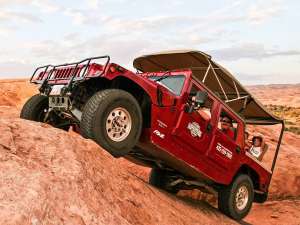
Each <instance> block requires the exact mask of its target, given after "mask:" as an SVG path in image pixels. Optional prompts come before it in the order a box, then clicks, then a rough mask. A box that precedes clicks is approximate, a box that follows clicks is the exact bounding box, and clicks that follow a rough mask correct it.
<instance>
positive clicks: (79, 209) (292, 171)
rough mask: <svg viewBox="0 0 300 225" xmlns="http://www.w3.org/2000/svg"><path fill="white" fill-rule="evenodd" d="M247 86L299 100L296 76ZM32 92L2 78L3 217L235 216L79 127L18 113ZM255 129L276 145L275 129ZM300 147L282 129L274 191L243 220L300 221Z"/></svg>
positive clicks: (101, 220)
mask: <svg viewBox="0 0 300 225" xmlns="http://www.w3.org/2000/svg"><path fill="white" fill-rule="evenodd" d="M250 89H251V91H253V92H254V94H255V96H258V98H259V99H260V100H262V101H263V103H266V104H277V105H286V104H288V105H291V106H297V104H298V103H299V102H300V93H299V84H298V85H269V86H255V87H250ZM34 93H36V88H35V87H34V86H32V85H29V83H28V81H25V80H2V81H1V80H0V173H1V174H0V224H33V225H38V224H79V225H80V224H97V223H98V224H168V225H169V224H171V225H173V224H174V225H175V224H197V223H198V224H222V223H223V224H226V223H234V222H233V221H231V220H229V219H228V218H226V217H224V216H222V215H221V214H220V213H219V212H218V211H216V210H215V209H214V208H212V207H211V206H209V205H208V204H206V203H204V202H203V201H198V200H197V199H205V200H208V202H213V200H214V198H211V196H207V195H205V194H203V193H201V192H199V191H197V190H194V191H184V192H181V193H179V195H180V196H181V197H180V196H179V197H178V196H177V197H174V196H172V195H169V194H167V193H165V192H161V191H158V190H157V189H155V188H153V187H151V186H149V185H148V184H147V183H146V181H147V177H148V173H149V169H146V168H143V167H139V166H136V165H133V164H131V163H129V162H128V161H126V160H123V159H118V160H116V159H114V158H112V157H111V156H109V155H108V154H106V153H105V152H104V151H103V150H101V148H100V147H98V146H97V145H96V144H94V143H93V142H91V141H88V140H84V139H82V138H81V137H79V136H78V135H76V134H72V133H66V132H63V131H60V130H57V129H54V128H51V127H49V126H47V125H44V124H43V125H41V124H37V123H34V122H29V121H22V120H19V119H16V118H17V117H19V111H20V108H21V106H22V104H23V103H24V102H25V101H26V99H27V98H29V97H30V96H32V95H33V94H34ZM278 93H281V94H280V95H278ZM270 96H271V97H272V98H271V97H270ZM274 96H276V98H273V97H274ZM298 106H299V104H298ZM258 131H259V132H260V133H262V134H263V135H264V136H265V137H266V139H267V142H268V144H269V145H270V147H271V149H272V147H274V144H275V142H274V136H277V135H278V132H277V131H276V130H273V129H260V130H258ZM299 149H300V136H299V135H296V134H292V133H290V132H285V135H284V139H283V145H282V149H281V152H280V155H279V159H278V163H277V165H276V169H275V174H274V177H273V181H272V183H271V187H270V199H269V200H268V201H267V202H266V203H265V204H262V205H260V204H254V206H253V208H252V210H251V212H250V214H249V215H248V216H247V217H246V218H245V219H244V222H245V224H274V225H277V224H289V225H293V224H300V218H299V204H300V151H299ZM270 151H272V150H270ZM270 157H271V155H266V158H265V161H267V160H268V158H269V159H270ZM182 196H188V197H182ZM191 198H193V199H194V200H192V199H191ZM95 221H96V222H95ZM242 224H243V222H242Z"/></svg>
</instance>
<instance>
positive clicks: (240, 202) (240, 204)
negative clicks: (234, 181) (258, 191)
mask: <svg viewBox="0 0 300 225" xmlns="http://www.w3.org/2000/svg"><path fill="white" fill-rule="evenodd" d="M248 200H249V192H248V189H247V187H246V186H244V185H243V186H241V187H240V188H239V189H238V191H237V193H236V197H235V202H236V207H237V209H238V210H240V211H241V210H243V209H245V208H246V206H247V204H248Z"/></svg>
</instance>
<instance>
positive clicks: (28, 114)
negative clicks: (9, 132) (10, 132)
mask: <svg viewBox="0 0 300 225" xmlns="http://www.w3.org/2000/svg"><path fill="white" fill-rule="evenodd" d="M48 109H49V102H48V97H47V96H45V95H40V94H37V95H34V96H32V97H31V98H30V99H28V100H27V102H26V103H25V104H24V106H23V108H22V110H21V113H20V118H22V119H26V120H32V121H36V122H45V123H48V124H50V125H52V126H54V127H56V128H59V129H62V130H65V131H68V130H69V128H70V125H69V124H68V123H66V121H64V120H63V119H62V118H60V117H59V116H58V115H56V114H55V113H54V112H53V113H50V115H49V116H48V120H47V121H44V120H45V116H46V112H47V111H48ZM63 123H65V124H66V125H61V124H63Z"/></svg>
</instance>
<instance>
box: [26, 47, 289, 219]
mask: <svg viewBox="0 0 300 225" xmlns="http://www.w3.org/2000/svg"><path fill="white" fill-rule="evenodd" d="M182 54H186V55H185V57H190V56H191V55H193V57H194V56H196V57H200V55H197V54H201V57H203V60H204V59H206V58H207V59H208V62H209V64H207V67H209V66H211V68H208V69H207V70H204V72H203V73H202V72H201V74H203V75H199V76H198V77H197V76H196V75H195V74H197V71H198V70H199V68H196V67H194V66H193V65H195V63H193V62H192V60H193V59H190V58H189V59H188V60H187V62H188V63H191V65H188V66H187V65H186V64H185V65H179V66H178V67H176V66H173V67H172V66H170V65H173V64H174V62H173V61H172V60H171V61H172V63H170V64H168V63H166V62H165V61H163V60H164V59H165V58H161V59H160V58H159V57H163V56H166V55H171V56H172V57H173V56H175V57H178V56H180V57H183V55H182ZM98 59H107V62H106V63H105V64H97V63H92V61H93V60H98ZM109 59H110V58H109V57H108V56H104V57H95V58H90V59H87V60H84V61H82V62H79V63H75V64H63V65H59V66H51V65H49V66H45V67H40V68H38V69H37V70H36V71H35V72H34V74H33V76H32V77H31V82H33V83H36V84H40V92H41V94H42V95H44V96H47V97H48V98H49V101H53V102H55V104H58V105H59V102H58V103H57V102H56V101H59V98H60V97H61V96H68V99H69V100H68V101H73V102H74V103H73V104H72V107H74V108H75V107H76V109H77V111H78V112H79V116H78V114H77V116H76V114H75V113H72V112H73V111H72V110H71V109H67V108H64V107H58V109H59V110H60V111H64V112H63V114H65V115H69V116H66V117H64V118H67V119H68V121H69V122H70V125H71V126H73V127H74V128H75V129H76V130H78V131H80V129H81V127H80V119H81V114H80V112H82V111H83V110H84V106H85V104H86V102H87V101H88V99H89V98H91V96H92V95H93V94H94V93H95V92H97V91H101V90H104V89H121V90H124V91H126V92H128V93H130V94H131V95H132V96H134V97H135V98H136V100H137V102H138V103H139V105H140V107H141V112H142V116H143V122H142V123H143V126H142V131H141V135H140V137H139V139H138V142H137V143H135V144H134V146H133V147H132V149H131V151H129V152H128V153H127V154H126V155H125V154H124V155H121V156H124V157H125V158H127V159H128V160H130V161H132V162H135V163H138V164H141V165H145V166H149V167H152V168H154V167H157V168H160V169H163V170H164V171H169V172H168V173H169V174H171V175H170V176H168V179H169V178H170V182H169V183H168V185H169V186H172V187H173V188H175V187H176V188H177V190H178V189H184V188H195V187H196V188H199V189H201V190H205V191H209V192H218V191H219V189H220V188H222V187H224V186H229V185H230V184H232V182H233V181H234V180H235V178H236V177H237V175H238V174H246V175H247V176H249V177H250V179H251V180H252V183H253V188H254V193H253V200H254V201H256V202H264V201H265V200H266V199H267V194H268V188H269V185H270V181H271V177H272V173H273V170H274V167H275V163H276V159H277V155H278V151H279V146H280V142H281V138H282V133H283V132H281V136H280V139H279V142H278V146H277V150H276V154H275V157H274V162H273V165H272V168H271V170H269V169H266V168H265V167H264V166H263V165H262V164H261V163H260V162H259V161H258V160H257V159H255V158H254V157H253V156H252V155H251V154H249V152H247V150H246V149H245V139H244V138H245V134H244V132H245V127H246V124H248V123H250V124H277V123H281V124H282V125H283V122H282V120H280V119H278V118H276V117H274V116H273V115H271V114H268V112H266V111H265V110H264V109H263V108H262V106H261V105H260V104H259V103H257V101H256V100H255V99H254V98H253V97H252V96H251V95H249V93H248V92H246V91H245V90H244V89H243V87H242V86H241V85H240V84H239V83H238V82H237V81H236V80H235V79H234V78H233V77H230V76H228V77H229V78H231V79H233V83H234V85H233V86H234V88H235V90H236V95H237V96H236V97H235V98H233V100H234V101H237V102H238V101H244V99H247V100H246V101H245V102H243V103H242V104H246V105H247V104H249V105H251V104H254V105H252V106H251V107H252V108H251V110H249V112H252V111H253V107H254V106H255V107H260V108H259V110H262V111H259V113H260V115H259V117H257V118H254V117H253V116H252V114H251V113H248V114H249V115H250V114H251V116H249V118H250V119H248V117H247V115H248V114H247V112H246V114H247V115H246V116H245V115H242V114H239V113H237V111H238V109H237V105H234V106H231V105H230V104H231V99H228V96H230V95H229V94H228V93H229V92H230V89H229V86H228V87H227V86H223V87H222V85H221V81H222V80H221V78H220V76H219V75H220V74H219V72H217V73H218V74H217V73H216V72H215V71H217V67H218V66H219V65H218V64H216V63H214V62H213V61H210V57H209V56H208V55H206V54H204V53H201V52H195V51H192V52H190V51H189V52H176V53H163V54H155V55H150V56H149V57H148V56H146V57H145V56H143V57H141V58H138V59H137V60H135V62H134V63H135V67H136V68H137V69H138V70H140V71H141V72H137V73H134V72H132V71H129V70H127V69H125V68H123V67H121V66H119V65H117V64H114V63H110V62H109ZM154 59H155V60H157V61H155V62H154ZM141 61H142V62H144V63H145V64H144V67H143V65H142V64H141ZM149 62H151V63H152V64H153V65H155V67H157V68H155V69H153V68H154V66H152V67H151V66H149V65H150V64H149V65H148V64H147V63H149ZM160 62H161V65H160ZM178 62H179V64H180V63H182V61H181V60H180V59H179V61H178ZM198 62H199V63H200V62H201V63H202V62H204V61H201V60H200V61H199V60H198ZM164 65H167V66H166V68H165V69H164ZM175 65H176V63H175ZM197 66H199V65H197ZM141 68H142V69H141ZM145 68H148V69H145ZM218 69H223V68H222V67H218ZM211 70H214V71H211ZM222 71H223V70H222ZM223 72H224V71H223ZM210 73H211V74H212V75H210ZM224 74H225V73H224ZM224 74H223V79H224V80H225V81H226V82H225V81H224V82H223V81H222V82H223V83H224V84H226V83H229V82H228V80H226V79H228V77H225V75H224ZM227 75H228V74H227ZM208 76H216V77H217V78H216V81H213V80H208V82H209V83H210V85H206V84H205V82H204V81H205V79H208V78H207V77H208ZM218 76H219V79H220V80H221V81H220V80H219V79H218ZM199 77H201V79H200V78H199ZM166 79H167V81H168V82H170V84H172V85H174V87H175V86H176V87H177V86H178V87H179V88H178V89H176V90H172V88H170V87H169V86H168V85H166V83H167V81H166ZM172 79H176V82H175V80H174V82H173V81H172V82H173V83H172V82H171V80H172ZM211 79H212V78H211ZM164 82H165V83H164ZM212 85H214V86H212ZM219 85H221V86H220V87H218V90H220V91H219V92H220V93H221V95H220V93H219V94H218V93H216V91H215V90H212V88H211V87H215V86H219ZM55 86H59V87H60V88H58V89H57V90H58V92H57V90H55V89H56V88H54V87H55ZM192 89H193V90H196V91H197V92H205V93H207V97H208V99H209V100H210V102H211V119H210V120H209V121H206V120H204V119H203V118H202V117H201V116H200V114H199V113H197V111H196V110H191V111H190V112H188V109H189V108H190V107H191V106H190V105H191V102H192V101H191V96H192V95H193V93H191V92H192ZM222 93H223V94H224V95H222ZM246 94H247V95H246ZM246 96H248V97H247V98H246ZM57 99H58V100H57ZM76 99H79V100H78V102H75V101H77V100H76ZM249 99H251V100H249ZM226 101H227V102H226ZM234 101H233V102H234ZM248 101H250V103H249V102H248ZM253 102H254V103H253ZM49 104H50V103H49ZM68 110H69V111H68ZM245 110H246V111H247V108H245ZM223 112H225V113H226V114H227V115H228V116H230V117H231V118H232V119H233V120H234V121H235V123H236V124H237V128H236V134H235V138H234V139H232V138H230V137H228V136H227V135H226V134H224V133H223V132H222V130H220V129H219V127H218V123H219V121H220V116H221V113H223ZM252 118H254V119H252ZM282 127H284V126H282ZM282 130H283V129H282ZM193 132H194V133H193ZM199 134H201V135H199ZM99 144H101V143H99ZM118 156H120V155H118ZM158 186H159V185H158ZM166 189H167V188H166ZM169 190H171V189H169ZM172 190H174V189H172ZM219 201H220V199H219ZM250 207H251V206H250ZM249 210H250V209H249ZM222 211H223V212H225V213H226V214H227V215H229V216H231V217H233V218H235V219H241V218H242V217H244V216H245V215H246V214H247V213H248V211H247V212H246V214H245V213H244V214H241V215H238V216H236V215H235V214H234V215H233V214H232V213H228V210H227V211H226V209H225V210H224V209H223V210H222Z"/></svg>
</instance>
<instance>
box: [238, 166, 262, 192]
mask: <svg viewBox="0 0 300 225" xmlns="http://www.w3.org/2000/svg"><path fill="white" fill-rule="evenodd" d="M239 174H246V175H248V176H249V177H250V178H251V180H252V182H253V187H254V190H259V187H260V177H259V175H258V173H257V172H256V171H255V170H254V169H252V168H251V167H250V166H248V165H247V164H243V165H242V166H241V167H240V168H239V169H238V170H237V172H236V174H235V176H234V178H233V180H234V179H235V178H236V177H237V176H238V175H239Z"/></svg>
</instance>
